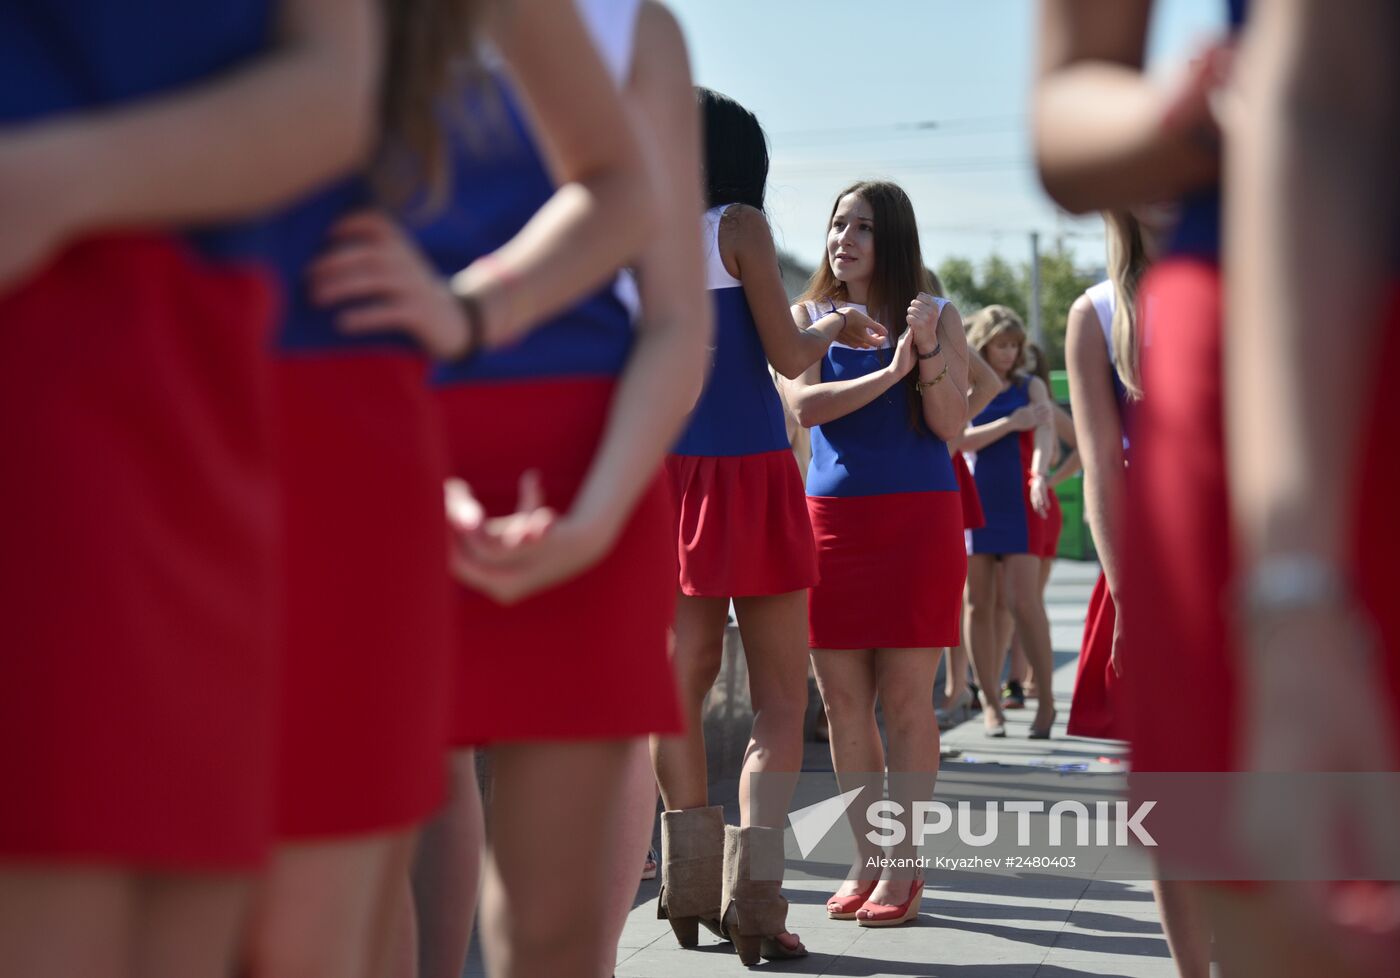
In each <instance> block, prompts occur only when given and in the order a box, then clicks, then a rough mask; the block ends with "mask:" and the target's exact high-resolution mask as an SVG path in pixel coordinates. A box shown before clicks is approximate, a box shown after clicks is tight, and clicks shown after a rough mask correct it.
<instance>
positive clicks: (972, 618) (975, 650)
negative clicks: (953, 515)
mask: <svg viewBox="0 0 1400 978" xmlns="http://www.w3.org/2000/svg"><path fill="white" fill-rule="evenodd" d="M996 565H997V562H996V560H995V559H993V558H992V557H990V556H988V555H987V554H973V555H972V556H971V557H969V558H968V559H967V626H966V628H965V631H966V633H967V635H968V637H969V638H970V639H971V643H972V644H971V647H970V650H971V652H972V668H973V671H974V672H975V673H976V674H977V684H978V685H979V686H981V687H982V722H983V723H985V724H986V725H987V726H988V727H989V728H990V727H992V726H994V725H996V724H1000V723H1004V722H1005V721H1006V716H1005V714H1004V713H1002V709H1001V649H1000V648H999V647H998V646H997V627H996V592H997V588H996V580H997V578H996Z"/></svg>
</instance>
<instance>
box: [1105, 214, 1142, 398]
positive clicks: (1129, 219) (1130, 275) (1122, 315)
mask: <svg viewBox="0 0 1400 978" xmlns="http://www.w3.org/2000/svg"><path fill="white" fill-rule="evenodd" d="M1103 218H1104V224H1105V225H1106V229H1107V232H1108V233H1107V235H1106V238H1107V243H1108V277H1109V279H1110V280H1111V281H1112V282H1113V292H1114V303H1113V329H1112V331H1111V332H1112V336H1111V341H1110V342H1111V343H1112V346H1113V362H1114V366H1115V368H1116V369H1117V371H1118V379H1119V380H1121V381H1122V382H1123V387H1124V388H1125V389H1126V390H1127V392H1128V396H1129V397H1131V398H1132V399H1133V400H1138V399H1139V398H1141V397H1142V368H1141V357H1140V352H1141V337H1140V336H1139V335H1138V321H1137V318H1138V317H1137V304H1138V286H1139V285H1140V284H1141V283H1142V276H1143V274H1144V273H1145V272H1146V271H1147V267H1148V266H1149V265H1150V264H1152V262H1151V259H1150V258H1149V257H1148V254H1147V246H1146V241H1145V239H1144V237H1143V232H1142V223H1141V222H1140V221H1138V219H1137V218H1136V217H1134V216H1133V215H1132V214H1131V213H1130V212H1128V211H1123V210H1114V211H1104V215H1103Z"/></svg>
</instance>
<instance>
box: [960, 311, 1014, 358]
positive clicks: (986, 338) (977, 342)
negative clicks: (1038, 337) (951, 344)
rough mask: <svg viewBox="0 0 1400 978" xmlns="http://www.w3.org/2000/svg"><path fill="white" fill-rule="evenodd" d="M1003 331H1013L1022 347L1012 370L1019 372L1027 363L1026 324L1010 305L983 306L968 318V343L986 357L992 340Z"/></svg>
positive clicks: (981, 355) (978, 353) (979, 354)
mask: <svg viewBox="0 0 1400 978" xmlns="http://www.w3.org/2000/svg"><path fill="white" fill-rule="evenodd" d="M1003 333H1013V334H1015V336H1016V341H1017V342H1018V343H1020V344H1021V349H1020V351H1019V352H1017V354H1016V362H1015V363H1014V364H1012V365H1011V372H1012V373H1013V374H1014V373H1018V372H1019V371H1020V369H1021V368H1022V367H1023V366H1025V363H1026V324H1025V323H1023V322H1022V321H1021V317H1020V316H1018V315H1016V310H1015V309H1012V308H1011V307H1010V306H983V307H982V308H981V309H978V310H977V311H976V312H975V313H973V314H972V315H971V316H969V317H968V319H967V345H968V346H970V347H972V348H973V349H974V350H976V351H977V355H978V356H980V357H982V358H983V359H984V360H985V359H986V356H987V355H986V353H985V351H986V349H987V347H989V346H991V345H992V341H993V340H995V339H996V338H997V337H998V336H1001V335H1002V334H1003Z"/></svg>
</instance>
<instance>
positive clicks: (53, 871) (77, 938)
mask: <svg viewBox="0 0 1400 978" xmlns="http://www.w3.org/2000/svg"><path fill="white" fill-rule="evenodd" d="M136 917H137V908H136V883H135V877H133V876H131V875H129V874H126V873H120V872H108V871H99V870H75V869H64V868H58V867H42V868H38V867H36V868H33V869H29V868H25V869H19V868H16V867H15V866H13V865H8V866H5V867H4V868H3V869H0V962H3V965H0V970H3V971H4V973H5V974H7V975H15V976H21V975H23V976H24V978H70V976H73V975H82V976H84V978H87V976H92V978H128V976H130V975H132V971H131V960H132V955H133V949H134V941H133V930H134V928H135V925H136Z"/></svg>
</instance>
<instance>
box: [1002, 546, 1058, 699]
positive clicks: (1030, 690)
mask: <svg viewBox="0 0 1400 978" xmlns="http://www.w3.org/2000/svg"><path fill="white" fill-rule="evenodd" d="M1054 569H1055V558H1054V557H1042V558H1040V606H1041V607H1042V608H1043V607H1045V589H1046V588H1047V587H1048V586H1049V585H1050V573H1051V571H1053V570H1054ZM1012 654H1013V656H1014V657H1015V658H1013V660H1012V666H1011V668H1012V674H1013V675H1014V676H1015V677H1016V678H1018V679H1020V680H1021V684H1022V686H1023V687H1025V692H1026V695H1027V696H1029V697H1037V696H1039V695H1040V691H1039V689H1038V688H1037V687H1036V685H1035V680H1034V679H1033V678H1031V676H1030V663H1028V662H1027V661H1026V653H1025V650H1023V649H1022V648H1021V644H1020V641H1019V639H1018V640H1017V641H1016V642H1015V645H1014V647H1013V650H1012Z"/></svg>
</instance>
